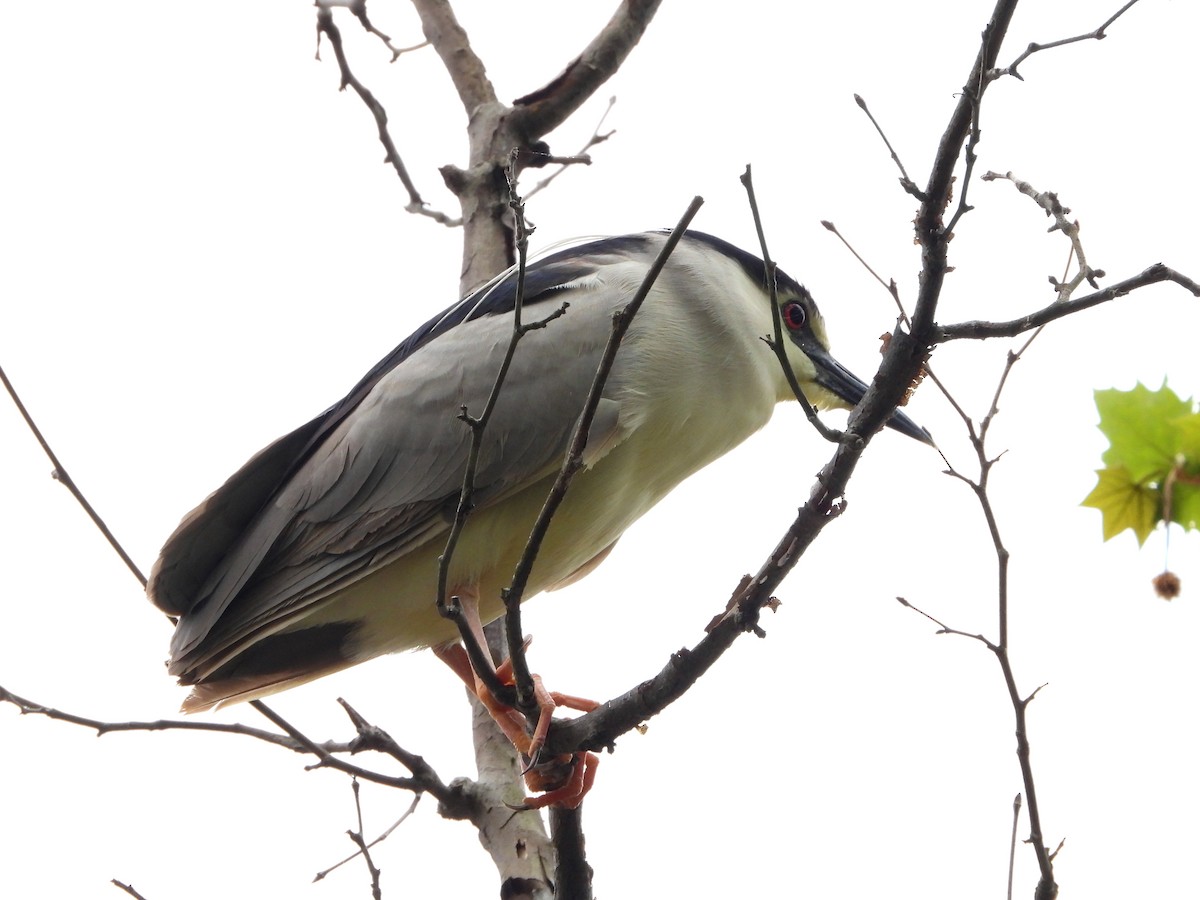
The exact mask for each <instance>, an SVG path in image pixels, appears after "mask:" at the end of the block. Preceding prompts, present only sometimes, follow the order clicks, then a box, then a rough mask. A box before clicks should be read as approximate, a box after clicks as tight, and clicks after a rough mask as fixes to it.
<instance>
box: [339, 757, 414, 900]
mask: <svg viewBox="0 0 1200 900" xmlns="http://www.w3.org/2000/svg"><path fill="white" fill-rule="evenodd" d="M350 789H351V791H353V793H354V814H355V817H356V818H357V819H358V830H357V831H347V832H346V834H347V835H348V836H349V838H350V840H351V841H353V842H354V846H356V847H358V855H360V856H361V857H362V858H363V862H364V863H366V866H367V872H368V873H369V874H370V876H371V897H372V898H373V900H381V898H382V897H383V889H382V888H381V887H380V886H379V876H380V875H381V874H382V873H381V872H380V871H379V867H378V866H376V865H375V861H374V860H373V859H371V847H370V845H369V844H367V839H366V837H365V834H366V829H365V828H364V827H363V816H362V798H361V797H360V796H359V786H358V779H357V778H353V777H352V778H351V779H350ZM418 796H419V795H418Z"/></svg>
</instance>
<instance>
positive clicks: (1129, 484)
mask: <svg viewBox="0 0 1200 900" xmlns="http://www.w3.org/2000/svg"><path fill="white" fill-rule="evenodd" d="M1096 408H1097V409H1098V410H1099V411H1100V430H1101V431H1103V432H1104V435H1105V436H1106V437H1107V438H1108V440H1109V448H1108V449H1107V450H1105V451H1104V456H1103V457H1102V458H1103V460H1104V462H1105V464H1106V465H1107V468H1105V469H1100V470H1099V471H1098V472H1097V473H1096V474H1097V475H1098V476H1099V482H1098V483H1097V485H1096V487H1095V489H1094V490H1093V491H1092V492H1091V493H1090V494H1088V496H1087V499H1085V500H1084V501H1083V505H1084V506H1090V507H1093V508H1095V509H1098V510H1100V512H1101V514H1102V515H1103V520H1104V523H1103V528H1104V539H1105V540H1106V541H1107V540H1108V539H1109V538H1112V537H1115V536H1116V535H1118V534H1120V533H1121V532H1122V531H1124V530H1125V529H1126V528H1128V529H1130V530H1132V531H1133V533H1134V534H1135V535H1136V536H1137V539H1138V544H1142V543H1144V542H1145V540H1146V538H1147V537H1149V536H1150V533H1151V532H1152V531H1153V530H1154V528H1155V527H1156V526H1157V525H1158V523H1159V522H1160V521H1161V520H1162V519H1163V513H1164V508H1165V507H1166V506H1168V505H1169V506H1170V518H1171V521H1173V522H1178V523H1179V524H1181V525H1182V526H1183V527H1184V528H1200V413H1197V412H1196V411H1195V404H1194V403H1193V402H1192V400H1191V399H1190V398H1189V399H1187V400H1181V399H1180V398H1179V396H1178V395H1177V394H1176V393H1175V392H1174V391H1172V390H1171V389H1170V388H1168V387H1167V384H1166V382H1165V381H1164V382H1163V386H1162V387H1161V388H1159V389H1158V390H1156V391H1152V390H1150V389H1149V388H1147V387H1146V386H1145V385H1142V384H1138V385H1136V386H1135V387H1134V389H1133V390H1131V391H1118V390H1107V391H1096ZM1168 482H1170V484H1171V497H1170V503H1169V504H1168V503H1166V502H1165V498H1164V488H1165V486H1166V485H1167V483H1168Z"/></svg>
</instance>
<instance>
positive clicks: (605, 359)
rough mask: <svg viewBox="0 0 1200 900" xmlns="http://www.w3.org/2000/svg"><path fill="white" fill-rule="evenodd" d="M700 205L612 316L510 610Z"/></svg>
mask: <svg viewBox="0 0 1200 900" xmlns="http://www.w3.org/2000/svg"><path fill="white" fill-rule="evenodd" d="M703 203H704V200H703V198H701V197H695V198H693V199H692V202H691V203H690V204H688V208H687V210H686V211H685V212H684V214H683V216H682V217H681V218H680V220H679V222H678V223H677V224H676V225H675V228H674V229H672V231H671V233H670V234H669V235H667V238H666V240H665V241H664V242H663V246H662V249H661V250H660V251H659V253H658V256H657V258H656V259H655V260H654V262H653V264H651V266H650V269H649V270H648V271H647V272H646V276H645V278H643V279H642V283H641V285H640V286H639V287H638V289H637V292H636V293H635V294H634V295H633V298H632V299H631V300H630V301H629V303H628V304H626V305H625V307H624V308H623V309H621V310H620V311H619V312H617V313H616V314H615V315H614V316H613V325H612V333H611V334H610V336H609V339H608V343H607V344H606V345H605V347H604V353H603V354H602V355H601V357H600V363H599V365H598V366H597V367H596V374H595V377H594V378H593V379H592V386H591V390H589V391H588V396H587V400H586V401H585V402H584V405H583V409H582V411H581V412H580V415H579V421H578V423H577V424H576V426H575V432H574V434H573V435H572V438H571V445H570V449H569V450H568V451H567V456H566V459H565V460H564V461H563V464H562V467H561V468H560V469H559V472H558V477H557V478H556V479H555V481H554V486H553V487H552V488H551V489H550V492H549V494H548V495H547V497H546V501H545V503H544V504H543V505H542V509H541V512H539V513H538V518H537V521H536V522H535V523H534V526H533V529H532V530H531V531H530V534H529V540H528V541H527V542H526V544H525V550H524V552H523V553H522V554H521V560H520V562H519V563H518V564H517V568H516V571H514V572H513V579H512V583H511V584H510V586H509V589H508V592H507V594H506V595H505V603H506V604H508V605H510V606H511V605H515V604H518V603H520V602H521V600H522V599H523V597H524V595H525V589H526V587H527V585H528V583H529V576H530V573H531V572H532V571H533V563H534V560H536V559H537V555H538V552H539V551H540V550H541V546H542V541H543V540H544V539H545V537H546V532H547V531H548V530H549V528H550V522H551V520H552V519H553V518H554V514H555V512H557V511H558V507H559V506H560V505H561V504H562V501H563V499H564V498H565V497H566V494H567V490H568V489H569V488H570V486H571V481H572V480H573V479H574V477H575V474H576V473H577V472H578V471H579V469H580V468H582V466H583V451H584V449H585V448H586V446H587V438H588V431H589V430H590V429H591V426H592V420H593V419H594V418H595V415H596V410H597V409H598V408H599V406H600V399H601V395H602V394H603V392H604V386H605V384H606V383H607V381H608V375H609V373H610V372H611V371H612V366H613V362H614V361H615V360H616V357H617V350H618V349H619V348H620V346H621V341H622V339H623V338H624V337H625V333H626V332H627V331H628V330H629V326H630V325H631V324H632V322H633V318H634V316H636V315H637V312H638V310H639V309H641V306H642V303H643V302H644V301H645V299H646V297H647V296H648V295H649V293H650V289H651V288H652V287H653V286H654V282H655V281H656V280H657V278H658V276H659V273H660V272H662V269H663V267H664V266H665V265H666V263H667V259H668V258H670V255H671V253H672V252H673V251H674V249H675V246H676V245H677V244H678V243H679V241H680V240H681V239H682V238H683V235H684V232H685V231H686V230H687V227H688V225H690V224H691V221H692V219H694V218H695V216H696V213H697V212H699V211H700V207H701V205H703Z"/></svg>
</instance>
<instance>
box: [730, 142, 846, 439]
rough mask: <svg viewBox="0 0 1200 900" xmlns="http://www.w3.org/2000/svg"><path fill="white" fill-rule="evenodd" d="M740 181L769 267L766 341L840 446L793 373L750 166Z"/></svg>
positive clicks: (824, 433) (803, 402)
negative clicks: (768, 329) (768, 334)
mask: <svg viewBox="0 0 1200 900" xmlns="http://www.w3.org/2000/svg"><path fill="white" fill-rule="evenodd" d="M740 180H741V182H742V186H743V187H744V188H745V189H746V199H747V201H748V202H749V204H750V215H751V216H752V218H753V219H754V230H755V231H756V232H757V233H758V245H759V247H760V248H761V250H762V255H763V264H764V266H765V267H766V273H767V284H766V288H767V292H768V294H769V295H770V299H771V328H772V336H771V337H769V338H764V339H765V340H766V342H767V346H769V347H770V348H771V351H772V352H773V353H774V354H775V358H776V359H778V360H779V366H780V368H781V369H782V370H783V377H784V378H785V379H786V380H787V383H788V387H790V388H791V389H792V395H793V396H794V397H795V398H796V402H798V403H799V404H800V408H801V409H802V410H804V415H805V417H807V419H808V421H809V424H811V425H812V426H813V428H815V429H816V430H817V433H818V434H819V435H821V437H823V438H825V440H827V441H830V442H832V443H835V444H836V443H838V442H839V441H841V440H842V437H843V434H842V432H840V431H838V430H837V429H835V428H830V427H829V426H828V425H826V424H825V423H824V422H822V421H821V417H820V416H819V415H817V411H816V409H814V408H813V405H812V404H811V403H810V402H809V400H808V398H807V397H806V396H804V391H803V390H801V389H800V382H798V381H797V380H796V373H795V371H794V370H793V369H792V364H791V361H790V360H789V359H788V356H787V349H786V347H785V346H784V343H783V319H782V316H781V315H780V312H779V297H778V294H777V293H776V284H775V269H776V266H775V261H774V260H773V259H771V254H770V251H768V250H767V235H766V232H765V231H764V230H763V224H762V216H761V215H759V211H758V198H757V197H756V196H755V194H754V179H753V176H752V173H751V170H750V166H749V165H747V166H746V171H745V172H743V173H742V175H741V179H740Z"/></svg>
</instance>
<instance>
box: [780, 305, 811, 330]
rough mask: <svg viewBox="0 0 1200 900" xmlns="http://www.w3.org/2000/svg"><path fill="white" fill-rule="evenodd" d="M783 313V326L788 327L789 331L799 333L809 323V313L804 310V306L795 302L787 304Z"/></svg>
mask: <svg viewBox="0 0 1200 900" xmlns="http://www.w3.org/2000/svg"><path fill="white" fill-rule="evenodd" d="M782 312H783V324H784V325H786V326H787V327H788V330H789V331H799V330H800V329H801V328H803V327H804V325H805V323H806V322H807V321H808V313H807V312H806V311H805V309H804V304H802V303H798V302H796V301H795V300H793V301H791V302H790V303H785V304H784V305H783V310H782Z"/></svg>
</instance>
